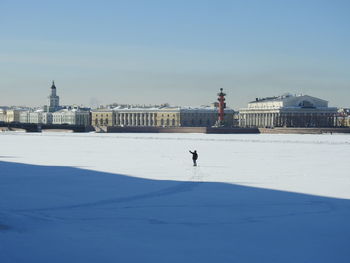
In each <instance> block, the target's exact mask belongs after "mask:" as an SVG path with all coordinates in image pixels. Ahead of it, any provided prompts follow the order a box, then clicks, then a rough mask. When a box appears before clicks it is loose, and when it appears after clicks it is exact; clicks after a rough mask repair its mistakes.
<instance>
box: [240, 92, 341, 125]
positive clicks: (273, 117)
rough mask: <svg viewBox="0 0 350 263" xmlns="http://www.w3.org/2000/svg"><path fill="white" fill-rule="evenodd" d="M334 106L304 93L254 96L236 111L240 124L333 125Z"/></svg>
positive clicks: (335, 112) (334, 116)
mask: <svg viewBox="0 0 350 263" xmlns="http://www.w3.org/2000/svg"><path fill="white" fill-rule="evenodd" d="M336 114H337V108H335V107H328V101H325V100H322V99H319V98H315V97H311V96H308V95H298V96H297V95H283V96H279V97H268V98H263V99H258V98H257V99H256V100H255V101H252V102H250V103H248V108H244V109H240V110H239V126H240V127H333V126H334V125H335V118H336Z"/></svg>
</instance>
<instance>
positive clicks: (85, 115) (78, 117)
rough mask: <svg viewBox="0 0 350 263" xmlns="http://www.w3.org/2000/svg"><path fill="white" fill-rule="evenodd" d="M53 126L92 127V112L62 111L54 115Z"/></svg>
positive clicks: (78, 110) (79, 110) (75, 109)
mask: <svg viewBox="0 0 350 263" xmlns="http://www.w3.org/2000/svg"><path fill="white" fill-rule="evenodd" d="M52 124H70V125H82V126H88V125H90V112H89V111H85V110H81V109H79V108H73V109H71V108H69V109H62V110H59V111H56V112H54V113H52Z"/></svg>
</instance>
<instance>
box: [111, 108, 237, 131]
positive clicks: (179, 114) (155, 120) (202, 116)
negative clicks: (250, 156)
mask: <svg viewBox="0 0 350 263" xmlns="http://www.w3.org/2000/svg"><path fill="white" fill-rule="evenodd" d="M114 111H115V117H116V120H115V125H116V126H121V127H124V126H129V127H138V126H140V127H150V126H153V127H211V126H213V125H215V123H216V121H217V119H218V111H217V108H214V107H200V108H190V107H187V108H186V107H160V108H115V109H114ZM233 113H234V111H233V110H230V109H227V110H226V111H225V121H226V124H227V126H232V123H233Z"/></svg>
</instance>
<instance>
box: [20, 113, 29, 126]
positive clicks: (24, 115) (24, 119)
mask: <svg viewBox="0 0 350 263" xmlns="http://www.w3.org/2000/svg"><path fill="white" fill-rule="evenodd" d="M29 114H30V111H22V112H20V113H19V122H20V123H29Z"/></svg>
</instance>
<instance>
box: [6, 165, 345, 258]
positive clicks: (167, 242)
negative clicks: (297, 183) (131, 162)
mask: <svg viewBox="0 0 350 263" xmlns="http://www.w3.org/2000/svg"><path fill="white" fill-rule="evenodd" d="M201 169H203V168H201ZM204 169H205V167H204ZM199 171H200V170H199ZM199 173H200V172H199ZM315 183H317V182H315ZM0 209H1V210H0V244H1V246H0V261H1V262H14V261H16V262H45V261H46V262H47V261H50V262H78V261H81V262H97V261H99V262H117V261H118V260H119V261H120V262H180V261H182V262H233V261H236V262H318V263H319V262H347V260H348V258H349V256H350V253H349V251H348V244H349V242H350V223H349V220H350V200H343V199H336V198H328V197H320V196H312V195H306V194H298V193H291V192H285V191H276V190H269V189H262V188H254V187H246V186H240V185H233V184H227V183H212V182H197V181H187V182H181V181H169V180H167V181H165V180H164V181H162V180H150V179H142V178H136V177H131V176H127V175H120V174H111V173H104V172H99V171H91V170H85V169H79V168H74V167H54V166H38V165H28V164H20V163H13V162H3V161H0ZM18 251H21V253H20V254H18Z"/></svg>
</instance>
